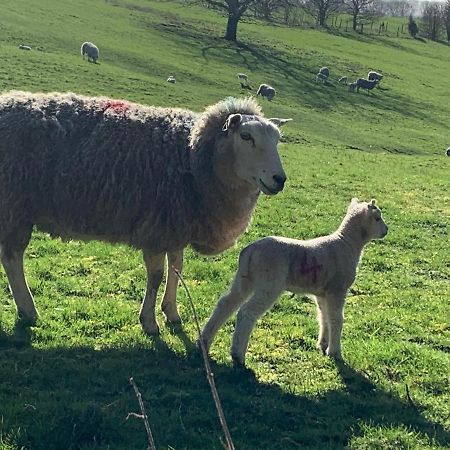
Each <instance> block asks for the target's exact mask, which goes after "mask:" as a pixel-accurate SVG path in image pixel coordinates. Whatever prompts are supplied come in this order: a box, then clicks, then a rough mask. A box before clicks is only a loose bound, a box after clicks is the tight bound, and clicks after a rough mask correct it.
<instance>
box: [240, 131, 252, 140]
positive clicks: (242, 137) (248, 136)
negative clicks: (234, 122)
mask: <svg viewBox="0 0 450 450" xmlns="http://www.w3.org/2000/svg"><path fill="white" fill-rule="evenodd" d="M251 138H252V135H251V134H250V133H241V139H243V140H244V141H249V140H250V139H251Z"/></svg>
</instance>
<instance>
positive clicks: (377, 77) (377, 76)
mask: <svg viewBox="0 0 450 450" xmlns="http://www.w3.org/2000/svg"><path fill="white" fill-rule="evenodd" d="M367 79H368V80H370V81H373V80H378V81H381V80H382V79H383V75H381V73H378V72H375V71H374V70H371V71H370V72H369V73H368V74H367Z"/></svg>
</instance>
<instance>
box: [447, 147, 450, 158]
mask: <svg viewBox="0 0 450 450" xmlns="http://www.w3.org/2000/svg"><path fill="white" fill-rule="evenodd" d="M447 156H450V147H449V148H448V149H447Z"/></svg>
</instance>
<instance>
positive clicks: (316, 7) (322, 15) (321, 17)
mask: <svg viewBox="0 0 450 450" xmlns="http://www.w3.org/2000/svg"><path fill="white" fill-rule="evenodd" d="M301 5H302V8H303V9H304V10H305V11H306V12H307V13H308V14H310V15H311V16H312V17H314V18H315V19H316V20H317V23H318V24H319V25H320V26H321V27H323V26H325V25H326V22H327V19H328V17H329V16H330V14H332V13H334V12H336V11H338V10H339V9H340V7H341V6H342V0H303V2H302V4H301Z"/></svg>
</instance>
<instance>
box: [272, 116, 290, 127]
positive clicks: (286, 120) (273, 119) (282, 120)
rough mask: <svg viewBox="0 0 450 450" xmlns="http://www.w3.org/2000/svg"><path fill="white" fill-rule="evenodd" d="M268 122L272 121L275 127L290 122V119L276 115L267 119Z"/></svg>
mask: <svg viewBox="0 0 450 450" xmlns="http://www.w3.org/2000/svg"><path fill="white" fill-rule="evenodd" d="M268 120H269V122H272V123H273V124H274V125H276V126H277V127H281V126H283V125H284V124H285V123H287V122H290V121H291V120H292V119H278V118H277V117H272V118H270V119H268Z"/></svg>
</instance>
